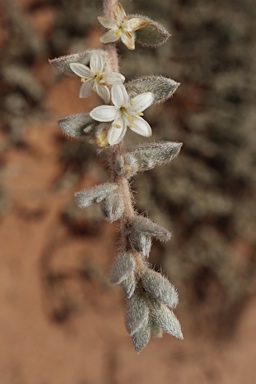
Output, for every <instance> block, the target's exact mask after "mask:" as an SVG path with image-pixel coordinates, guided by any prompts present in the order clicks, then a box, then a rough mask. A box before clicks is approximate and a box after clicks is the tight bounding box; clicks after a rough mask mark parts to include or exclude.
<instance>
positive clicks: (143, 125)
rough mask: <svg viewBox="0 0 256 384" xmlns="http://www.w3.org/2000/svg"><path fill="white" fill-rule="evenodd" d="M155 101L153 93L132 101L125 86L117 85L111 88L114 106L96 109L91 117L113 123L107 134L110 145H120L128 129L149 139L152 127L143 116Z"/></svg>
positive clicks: (103, 106) (102, 106)
mask: <svg viewBox="0 0 256 384" xmlns="http://www.w3.org/2000/svg"><path fill="white" fill-rule="evenodd" d="M153 100H154V95H153V93H152V92H145V93H142V94H141V95H138V96H136V97H134V98H133V99H131V100H130V99H129V96H128V93H127V91H126V89H125V86H124V85H123V84H122V83H115V84H113V86H112V88H111V101H112V103H113V104H114V105H101V106H99V107H96V108H94V109H93V110H92V111H91V113H90V116H91V117H92V118H93V119H94V120H96V121H100V122H109V121H113V123H112V124H111V126H110V129H109V130H108V134H107V140H108V142H109V144H110V145H115V144H118V143H120V141H121V140H122V139H123V137H124V135H125V133H126V130H127V127H129V128H130V129H131V130H132V131H134V132H136V133H138V134H139V135H141V136H145V137H149V136H151V135H152V131H151V127H150V125H149V124H148V123H147V122H146V121H145V120H144V119H143V118H142V117H141V116H143V113H142V111H144V110H145V109H146V108H148V107H149V106H150V105H151V104H152V103H153Z"/></svg>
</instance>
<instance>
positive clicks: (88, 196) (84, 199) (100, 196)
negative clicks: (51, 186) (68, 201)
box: [75, 183, 117, 208]
mask: <svg viewBox="0 0 256 384" xmlns="http://www.w3.org/2000/svg"><path fill="white" fill-rule="evenodd" d="M116 188H117V185H116V184H113V183H105V184H100V185H97V186H96V187H93V188H90V189H85V190H83V191H81V192H76V193H75V201H76V203H77V205H79V207H81V208H86V207H89V205H91V204H94V203H100V202H101V201H102V200H104V199H105V198H106V197H107V196H108V195H109V194H110V193H112V191H113V190H115V189H116Z"/></svg>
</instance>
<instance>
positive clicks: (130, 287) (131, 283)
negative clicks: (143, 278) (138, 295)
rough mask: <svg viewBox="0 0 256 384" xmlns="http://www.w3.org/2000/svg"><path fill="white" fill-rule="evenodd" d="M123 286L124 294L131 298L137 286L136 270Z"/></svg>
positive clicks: (125, 280)
mask: <svg viewBox="0 0 256 384" xmlns="http://www.w3.org/2000/svg"><path fill="white" fill-rule="evenodd" d="M121 287H122V289H123V292H124V295H125V296H126V297H127V298H128V299H130V297H131V296H132V295H133V293H134V291H135V288H136V278H135V274H134V272H131V273H130V274H129V275H128V276H127V277H126V278H125V279H124V280H123V281H122V282H121Z"/></svg>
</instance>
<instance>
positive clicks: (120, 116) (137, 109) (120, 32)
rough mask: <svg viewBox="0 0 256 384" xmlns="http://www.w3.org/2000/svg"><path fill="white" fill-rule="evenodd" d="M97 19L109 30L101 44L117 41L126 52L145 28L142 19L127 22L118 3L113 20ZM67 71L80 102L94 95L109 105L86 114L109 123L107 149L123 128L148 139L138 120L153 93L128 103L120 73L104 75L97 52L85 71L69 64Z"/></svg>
mask: <svg viewBox="0 0 256 384" xmlns="http://www.w3.org/2000/svg"><path fill="white" fill-rule="evenodd" d="M98 19H99V21H100V23H101V24H102V25H103V26H104V27H106V28H108V29H110V31H108V32H106V33H105V34H104V35H103V36H102V38H101V42H103V43H110V42H115V41H117V40H118V39H121V40H122V42H123V43H124V44H125V45H126V46H127V48H129V49H134V47H135V46H134V44H135V37H134V31H136V30H138V29H139V28H143V27H144V26H145V24H147V21H146V20H145V19H143V18H139V17H136V18H132V19H130V20H128V18H127V16H126V13H125V11H124V9H123V7H122V5H121V4H120V3H118V2H117V3H116V4H115V7H114V18H107V17H99V18H98ZM70 68H71V70H72V71H73V72H74V73H75V74H76V75H78V76H79V77H81V81H82V83H83V84H82V86H81V88H80V93H79V97H81V98H84V97H87V96H89V95H90V94H91V93H92V92H96V93H97V94H98V95H99V96H100V97H101V98H102V99H103V101H104V102H105V103H106V104H109V103H111V104H112V105H102V106H100V107H97V108H94V109H93V110H92V112H91V113H90V116H91V117H92V118H93V119H94V120H96V121H99V122H103V123H104V122H112V124H111V126H110V129H109V130H108V133H107V141H108V143H109V145H116V144H118V143H120V141H121V140H122V139H123V137H124V135H125V133H126V130H127V127H129V128H130V129H131V130H132V131H134V132H136V133H138V134H139V135H141V136H145V137H149V136H151V134H152V131H151V127H150V125H149V124H148V123H147V122H146V121H145V120H144V119H143V118H142V117H141V116H143V113H142V112H143V111H144V110H145V109H146V108H148V107H149V106H150V105H151V104H152V103H153V99H154V95H153V93H151V92H145V93H142V94H141V95H138V96H136V97H135V98H134V99H129V96H128V93H127V90H126V88H125V86H124V85H123V82H124V81H125V77H124V76H123V75H122V74H121V73H117V72H108V71H105V69H106V60H105V58H103V56H102V55H101V54H100V53H99V52H98V51H94V52H93V53H92V55H91V58H90V65H89V67H88V66H86V65H84V64H81V63H71V64H70ZM110 86H112V88H111V90H110Z"/></svg>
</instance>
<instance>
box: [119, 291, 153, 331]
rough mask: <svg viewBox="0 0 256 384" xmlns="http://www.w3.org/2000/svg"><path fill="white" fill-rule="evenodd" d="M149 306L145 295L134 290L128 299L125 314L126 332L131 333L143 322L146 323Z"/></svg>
mask: <svg viewBox="0 0 256 384" xmlns="http://www.w3.org/2000/svg"><path fill="white" fill-rule="evenodd" d="M148 317H149V308H148V305H147V301H146V300H145V297H144V296H143V295H142V294H141V293H140V292H138V291H136V290H135V292H134V294H133V295H132V297H131V298H130V300H129V301H128V305H127V312H126V316H125V325H126V329H127V332H128V333H129V334H130V335H133V334H134V333H135V332H137V331H138V330H139V329H140V328H141V327H142V326H143V325H144V323H145V322H146V323H148Z"/></svg>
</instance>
